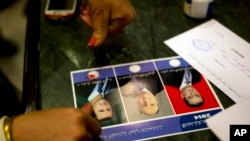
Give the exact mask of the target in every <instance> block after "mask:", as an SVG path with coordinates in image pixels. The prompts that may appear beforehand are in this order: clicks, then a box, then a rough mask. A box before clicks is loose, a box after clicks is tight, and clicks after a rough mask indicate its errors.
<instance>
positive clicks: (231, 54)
mask: <svg viewBox="0 0 250 141" xmlns="http://www.w3.org/2000/svg"><path fill="white" fill-rule="evenodd" d="M164 43H165V44H166V45H167V46H169V47H170V48H171V49H172V50H174V51H175V52H176V53H177V54H179V55H180V56H181V57H183V58H184V59H185V60H186V61H187V62H188V63H189V64H191V65H192V66H193V67H194V68H196V69H197V70H198V71H200V72H201V73H202V74H203V75H204V76H205V77H206V78H207V79H208V80H210V81H211V82H213V83H214V84H215V85H216V86H217V87H218V88H220V89H221V90H222V91H223V92H224V93H225V94H227V95H228V96H229V97H230V98H231V99H232V100H234V101H235V102H238V101H240V100H242V99H244V98H246V97H249V96H250V93H249V84H250V55H249V53H250V44H249V43H248V42H246V41H245V40H244V39H242V38H240V37H239V36H238V35H236V34H235V33H234V32H232V31H231V30H229V29H228V28H226V27H225V26H223V25H222V24H220V23H219V22H218V21H216V20H214V19H212V20H210V21H208V22H206V23H204V24H201V25H199V26H197V27H195V28H193V29H191V30H188V31H186V32H184V33H182V34H180V35H177V36H175V37H173V38H171V39H169V40H166V41H164Z"/></svg>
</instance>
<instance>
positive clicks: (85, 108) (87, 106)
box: [81, 103, 93, 115]
mask: <svg viewBox="0 0 250 141" xmlns="http://www.w3.org/2000/svg"><path fill="white" fill-rule="evenodd" d="M81 110H83V111H84V112H85V113H87V114H89V115H91V114H92V112H93V107H92V105H91V104H90V103H86V104H84V105H83V106H82V108H81Z"/></svg>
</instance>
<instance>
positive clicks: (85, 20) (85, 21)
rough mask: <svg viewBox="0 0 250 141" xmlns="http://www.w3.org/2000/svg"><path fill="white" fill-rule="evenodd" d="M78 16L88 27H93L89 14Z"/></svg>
mask: <svg viewBox="0 0 250 141" xmlns="http://www.w3.org/2000/svg"><path fill="white" fill-rule="evenodd" d="M80 18H81V20H82V22H83V23H84V24H85V25H86V26H87V27H89V28H90V29H92V28H93V22H92V19H91V16H88V15H82V14H81V15H80Z"/></svg>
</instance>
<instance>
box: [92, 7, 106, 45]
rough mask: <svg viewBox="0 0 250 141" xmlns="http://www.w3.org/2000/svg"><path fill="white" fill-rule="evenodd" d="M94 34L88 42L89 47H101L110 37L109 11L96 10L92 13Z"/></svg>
mask: <svg viewBox="0 0 250 141" xmlns="http://www.w3.org/2000/svg"><path fill="white" fill-rule="evenodd" d="M91 14H92V19H93V34H92V36H91V38H90V40H89V42H88V47H90V48H94V47H99V46H100V45H101V44H102V43H103V42H104V40H105V39H106V38H107V35H108V28H109V25H108V24H109V11H106V10H101V9H96V10H94V11H92V13H91Z"/></svg>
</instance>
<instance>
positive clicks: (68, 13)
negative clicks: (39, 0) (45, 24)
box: [44, 0, 78, 20]
mask: <svg viewBox="0 0 250 141" xmlns="http://www.w3.org/2000/svg"><path fill="white" fill-rule="evenodd" d="M77 1H78V0H47V3H46V6H45V11H44V15H45V17H47V18H49V19H52V20H66V19H70V18H71V17H73V16H74V15H75V12H76V6H77Z"/></svg>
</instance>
